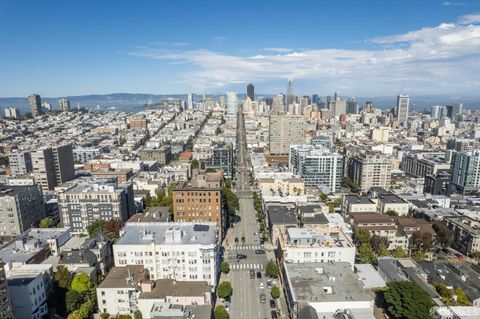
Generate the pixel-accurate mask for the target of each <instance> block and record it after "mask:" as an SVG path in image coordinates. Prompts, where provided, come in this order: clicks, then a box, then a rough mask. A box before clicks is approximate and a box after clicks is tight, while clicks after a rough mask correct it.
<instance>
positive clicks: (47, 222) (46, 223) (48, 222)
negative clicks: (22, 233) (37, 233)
mask: <svg viewBox="0 0 480 319" xmlns="http://www.w3.org/2000/svg"><path fill="white" fill-rule="evenodd" d="M53 224H54V222H53V219H52V217H45V218H43V219H42V220H41V221H40V225H39V227H40V228H50V227H53Z"/></svg>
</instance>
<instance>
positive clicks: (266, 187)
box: [258, 177, 305, 195]
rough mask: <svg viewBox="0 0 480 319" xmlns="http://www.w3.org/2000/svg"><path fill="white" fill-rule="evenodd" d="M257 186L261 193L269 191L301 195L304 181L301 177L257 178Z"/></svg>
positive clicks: (303, 190)
mask: <svg viewBox="0 0 480 319" xmlns="http://www.w3.org/2000/svg"><path fill="white" fill-rule="evenodd" d="M258 186H259V188H260V190H261V193H262V194H264V193H268V192H271V193H272V194H274V195H275V194H276V195H278V194H279V193H280V192H281V193H282V194H291V195H303V194H304V193H305V183H304V182H303V181H302V179H301V178H295V177H292V178H285V179H284V178H275V177H272V178H262V179H259V180H258Z"/></svg>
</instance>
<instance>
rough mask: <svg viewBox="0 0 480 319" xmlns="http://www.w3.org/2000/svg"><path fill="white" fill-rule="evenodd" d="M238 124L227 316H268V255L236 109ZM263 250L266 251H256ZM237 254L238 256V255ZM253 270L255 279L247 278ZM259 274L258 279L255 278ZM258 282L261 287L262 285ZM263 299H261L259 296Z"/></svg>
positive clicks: (228, 242) (228, 249)
mask: <svg viewBox="0 0 480 319" xmlns="http://www.w3.org/2000/svg"><path fill="white" fill-rule="evenodd" d="M238 116H239V119H238V127H237V136H238V141H237V142H238V144H237V162H236V194H237V196H238V199H239V212H238V217H239V219H238V220H237V221H236V222H235V223H234V224H233V227H231V228H229V230H228V232H227V237H226V241H225V244H224V248H225V251H224V260H226V261H228V262H229V264H230V274H229V277H230V278H231V284H232V288H233V295H232V298H231V303H230V309H229V313H230V318H233V319H241V318H245V319H250V318H271V314H270V311H271V309H270V303H269V301H270V299H271V297H270V290H269V289H268V288H267V278H266V277H265V266H266V264H267V262H268V256H269V255H272V254H273V253H272V252H266V251H265V248H264V246H263V245H261V244H260V236H259V233H258V226H257V221H256V216H255V209H254V206H253V198H252V191H251V186H250V161H249V155H248V150H247V147H246V138H245V127H244V120H243V115H242V114H241V112H239V115H238ZM258 250H262V251H263V252H265V253H263V254H262V253H259V252H257V251H258ZM238 256H240V258H238ZM250 270H254V271H255V278H254V279H252V278H251V277H250ZM258 275H260V276H261V278H258V277H259V276H258ZM261 285H262V286H263V287H261ZM262 293H263V294H265V296H266V299H265V301H264V302H261V300H260V295H261V294H262Z"/></svg>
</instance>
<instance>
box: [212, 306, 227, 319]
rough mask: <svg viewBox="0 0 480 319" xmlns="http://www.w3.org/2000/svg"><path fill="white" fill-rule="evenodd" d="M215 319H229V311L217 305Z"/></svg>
mask: <svg viewBox="0 0 480 319" xmlns="http://www.w3.org/2000/svg"><path fill="white" fill-rule="evenodd" d="M213 315H214V317H215V319H228V318H230V316H229V314H228V311H227V309H225V307H224V306H223V305H217V306H216V307H215V310H214V312H213Z"/></svg>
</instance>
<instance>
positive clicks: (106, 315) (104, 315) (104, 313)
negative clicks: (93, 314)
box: [100, 312, 110, 319]
mask: <svg viewBox="0 0 480 319" xmlns="http://www.w3.org/2000/svg"><path fill="white" fill-rule="evenodd" d="M100 318H101V319H108V318H110V314H109V313H108V312H102V313H101V314H100Z"/></svg>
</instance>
